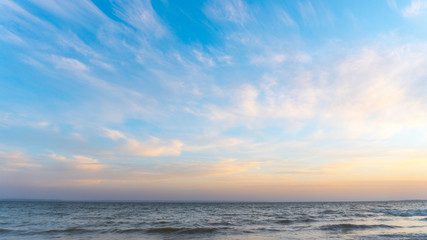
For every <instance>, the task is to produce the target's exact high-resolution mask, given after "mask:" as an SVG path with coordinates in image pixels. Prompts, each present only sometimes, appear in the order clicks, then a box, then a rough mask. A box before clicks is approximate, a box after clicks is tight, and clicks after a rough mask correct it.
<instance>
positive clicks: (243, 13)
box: [204, 0, 249, 25]
mask: <svg viewBox="0 0 427 240" xmlns="http://www.w3.org/2000/svg"><path fill="white" fill-rule="evenodd" d="M204 12H205V14H206V15H207V16H208V17H210V18H212V19H214V20H220V21H230V22H234V23H238V24H240V25H243V24H244V23H245V22H246V21H247V20H248V19H249V14H248V9H247V6H246V5H245V3H243V2H242V1H241V0H230V1H226V0H216V1H210V2H209V3H208V4H207V5H206V6H205V9H204Z"/></svg>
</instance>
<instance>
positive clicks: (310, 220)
mask: <svg viewBox="0 0 427 240" xmlns="http://www.w3.org/2000/svg"><path fill="white" fill-rule="evenodd" d="M0 239H5V240H6V239H66V240H71V239H73V240H74V239H106V240H109V239H111V240H112V239H427V201H398V202H340V203H107V202H100V203H99V202H22V201H2V202H0Z"/></svg>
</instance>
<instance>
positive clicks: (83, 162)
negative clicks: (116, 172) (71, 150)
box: [48, 153, 106, 171]
mask: <svg viewBox="0 0 427 240" xmlns="http://www.w3.org/2000/svg"><path fill="white" fill-rule="evenodd" d="M48 157H49V158H50V159H52V160H55V161H58V162H61V163H63V164H65V165H66V166H68V167H71V168H74V169H78V170H83V171H99V170H101V169H104V168H105V167H106V165H105V164H102V163H100V162H99V161H98V160H97V159H95V158H91V157H86V156H82V155H73V156H72V158H66V157H64V156H60V155H57V154H55V153H52V154H50V155H49V156H48Z"/></svg>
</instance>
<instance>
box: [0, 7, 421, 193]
mask: <svg viewBox="0 0 427 240" xmlns="http://www.w3.org/2000/svg"><path fill="white" fill-rule="evenodd" d="M426 172H427V1H424V0H412V1H393V0H388V1H380V0H378V1H370V0H361V1H359V0H357V1H356V0H353V1H339V0H331V1H309V0H301V1H297V0H296V1H243V0H228V1H226V0H208V1H171V0H152V1H147V0H140V1H139V0H134V1H125V0H109V1H104V0H75V1H60V0H43V1H40V0H2V1H0V198H23V199H28V198H30V199H62V200H144V201H153V200H166V201H188V200H190V201H191V200H194V201H347V200H357V201H358V200H398V199H427V174H426Z"/></svg>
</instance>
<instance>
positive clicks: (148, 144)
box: [104, 129, 184, 157]
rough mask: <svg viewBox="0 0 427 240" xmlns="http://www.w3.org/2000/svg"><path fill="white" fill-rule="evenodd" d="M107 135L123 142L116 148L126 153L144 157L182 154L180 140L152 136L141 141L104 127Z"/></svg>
mask: <svg viewBox="0 0 427 240" xmlns="http://www.w3.org/2000/svg"><path fill="white" fill-rule="evenodd" d="M104 131H105V136H107V137H108V138H110V139H112V140H115V141H119V142H122V143H121V144H120V146H119V147H118V148H117V149H116V150H118V151H120V153H121V154H124V155H134V156H142V157H158V156H177V155H180V154H181V151H182V147H183V145H184V144H183V143H182V142H180V141H178V140H173V141H170V142H169V141H162V140H160V139H159V138H155V137H150V138H149V139H148V140H145V141H140V140H137V139H135V138H131V137H128V136H126V135H125V134H123V133H121V132H119V131H116V130H111V129H104Z"/></svg>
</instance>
